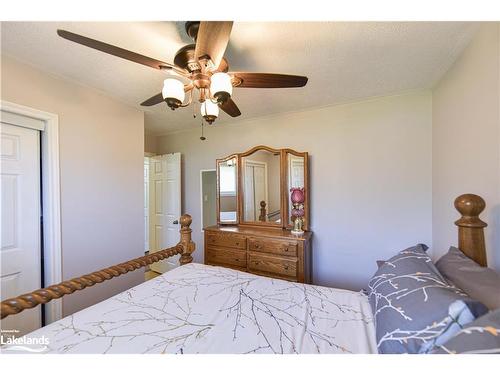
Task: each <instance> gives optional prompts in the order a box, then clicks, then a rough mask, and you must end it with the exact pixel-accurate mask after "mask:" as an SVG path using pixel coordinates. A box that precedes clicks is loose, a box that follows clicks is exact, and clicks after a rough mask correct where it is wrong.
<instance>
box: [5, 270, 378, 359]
mask: <svg viewBox="0 0 500 375" xmlns="http://www.w3.org/2000/svg"><path fill="white" fill-rule="evenodd" d="M42 335H43V336H45V337H47V338H48V341H49V345H48V347H47V349H46V350H45V351H44V352H48V353H377V344H376V340H375V326H374V323H373V314H372V312H371V308H370V305H369V303H368V298H367V296H366V295H364V294H363V293H361V292H352V291H347V290H341V289H333V288H326V287H319V286H313V285H306V284H299V283H292V282H288V281H283V280H277V279H271V278H267V277H261V276H257V275H252V274H248V273H245V272H239V271H234V270H230V269H227V268H221V267H212V266H206V265H201V264H188V265H185V266H182V267H179V268H176V269H174V270H172V271H170V272H167V273H165V274H163V275H161V276H158V277H156V278H154V279H152V280H150V281H147V282H145V283H142V284H140V285H138V286H136V287H134V288H131V289H129V290H127V291H125V292H123V293H120V294H118V295H116V296H114V297H112V298H110V299H107V300H105V301H103V302H101V303H98V304H96V305H94V306H91V307H89V308H87V309H85V310H82V311H80V312H77V313H75V314H73V315H71V316H68V317H66V318H64V319H62V320H60V321H58V322H55V323H53V324H50V325H48V326H46V327H43V328H41V329H39V330H37V331H35V332H32V333H31V334H29V335H28V336H29V337H40V336H42ZM5 349H8V348H4V350H5ZM7 351H8V350H6V351H4V352H7Z"/></svg>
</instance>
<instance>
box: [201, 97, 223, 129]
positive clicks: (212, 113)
mask: <svg viewBox="0 0 500 375" xmlns="http://www.w3.org/2000/svg"><path fill="white" fill-rule="evenodd" d="M200 112H201V115H202V116H203V118H204V119H205V121H206V122H208V123H209V124H211V123H213V122H214V121H215V119H216V118H217V116H219V106H218V105H217V104H215V103H213V102H212V101H210V100H205V101H204V102H203V103H201V107H200Z"/></svg>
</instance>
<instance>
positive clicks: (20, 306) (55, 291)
mask: <svg viewBox="0 0 500 375" xmlns="http://www.w3.org/2000/svg"><path fill="white" fill-rule="evenodd" d="M192 221H193V220H192V219H191V216H189V215H182V216H181V218H180V224H181V230H180V233H181V240H180V242H179V243H178V244H177V245H176V246H174V247H170V248H168V249H164V250H160V251H157V252H155V253H152V254H148V255H145V256H143V257H139V258H135V259H132V260H129V261H127V262H124V263H120V264H117V265H114V266H111V267H108V268H104V269H102V270H100V271H96V272H92V273H89V274H88V275H83V276H80V277H76V278H74V279H71V280H68V281H63V282H62V283H59V284H55V285H51V286H49V287H47V288H43V289H38V290H35V291H34V292H31V293H27V294H23V295H21V296H18V297H15V298H9V299H6V300H5V301H2V303H1V305H0V313H1V314H0V315H1V317H0V319H3V318H6V317H7V316H9V315H14V314H18V313H20V312H21V311H23V310H26V309H31V308H33V307H36V306H38V305H41V304H44V303H47V302H50V301H52V300H53V299H58V298H61V297H63V296H64V295H66V294H72V293H74V292H76V291H78V290H82V289H85V288H87V287H90V286H92V285H95V284H98V283H102V282H103V281H105V280H109V279H112V278H113V277H118V276H120V275H123V274H126V273H128V272H130V271H135V270H137V269H139V268H142V267H145V266H147V265H149V264H151V263H155V262H158V261H160V260H163V259H166V258H169V257H172V256H174V255H177V254H180V255H181V256H180V259H179V262H180V264H181V265H183V264H187V263H190V262H192V260H193V257H192V256H191V253H192V252H193V251H194V249H195V244H194V242H193V241H192V240H191V232H192V230H191V228H189V226H190V225H191V222H192Z"/></svg>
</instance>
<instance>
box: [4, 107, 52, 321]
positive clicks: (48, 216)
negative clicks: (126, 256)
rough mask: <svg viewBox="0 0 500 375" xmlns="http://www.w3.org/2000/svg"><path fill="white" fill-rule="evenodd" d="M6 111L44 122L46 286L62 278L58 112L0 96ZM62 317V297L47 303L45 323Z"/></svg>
mask: <svg viewBox="0 0 500 375" xmlns="http://www.w3.org/2000/svg"><path fill="white" fill-rule="evenodd" d="M0 109H1V110H3V111H5V112H11V113H14V114H18V115H22V116H27V117H32V118H35V119H38V120H42V121H43V122H44V123H45V127H44V129H43V130H40V134H41V150H42V151H41V164H42V173H41V180H42V181H41V183H42V212H43V225H42V230H43V250H44V261H43V269H44V275H45V276H44V283H45V286H49V285H53V284H57V283H60V282H61V281H62V262H61V259H62V252H61V251H62V249H61V192H60V191H61V189H60V178H59V116H58V115H56V114H54V113H49V112H44V111H40V110H38V109H35V108H31V107H27V106H24V105H20V104H16V103H12V102H9V101H6V100H0ZM61 318H62V300H61V299H56V300H53V301H51V302H50V303H48V304H46V305H45V323H46V324H49V323H52V322H54V321H56V320H59V319H61Z"/></svg>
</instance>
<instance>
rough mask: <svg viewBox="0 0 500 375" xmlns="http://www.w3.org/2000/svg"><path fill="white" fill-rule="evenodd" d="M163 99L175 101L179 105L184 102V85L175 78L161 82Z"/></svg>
mask: <svg viewBox="0 0 500 375" xmlns="http://www.w3.org/2000/svg"><path fill="white" fill-rule="evenodd" d="M161 94H162V96H163V99H168V98H171V99H177V100H178V101H180V102H181V103H182V102H183V101H184V84H183V83H182V82H181V81H179V80H178V79H175V78H167V79H166V80H165V81H163V90H161Z"/></svg>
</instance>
